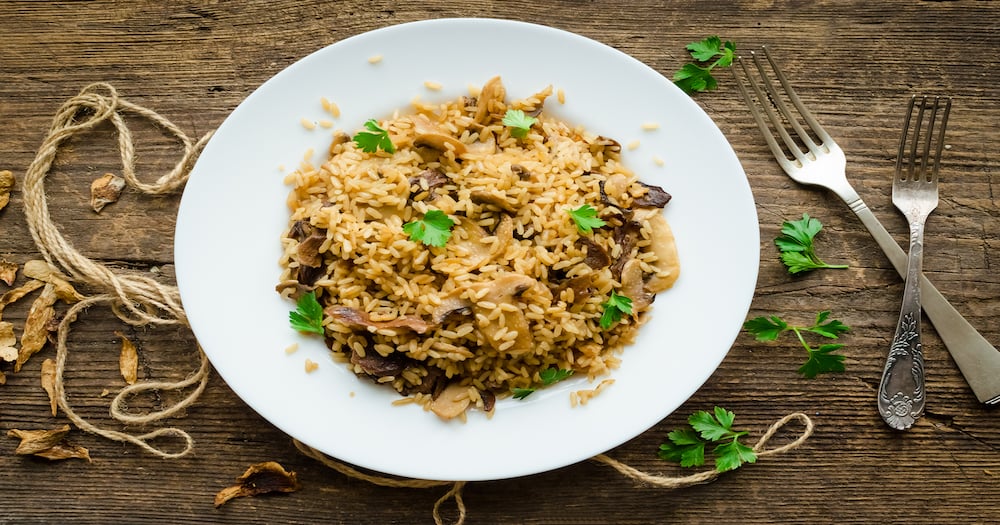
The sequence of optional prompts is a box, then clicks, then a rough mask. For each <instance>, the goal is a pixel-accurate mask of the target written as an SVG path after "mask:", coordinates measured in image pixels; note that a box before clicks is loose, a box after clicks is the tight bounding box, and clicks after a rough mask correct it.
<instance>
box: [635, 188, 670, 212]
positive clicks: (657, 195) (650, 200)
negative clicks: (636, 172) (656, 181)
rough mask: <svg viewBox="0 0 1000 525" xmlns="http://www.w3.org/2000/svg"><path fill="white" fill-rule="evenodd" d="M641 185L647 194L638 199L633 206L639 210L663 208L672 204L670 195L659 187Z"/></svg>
mask: <svg viewBox="0 0 1000 525" xmlns="http://www.w3.org/2000/svg"><path fill="white" fill-rule="evenodd" d="M639 185H640V186H642V187H643V188H646V190H647V191H646V193H645V194H644V195H642V196H641V197H636V198H635V199H634V200H633V201H632V205H633V206H635V207H639V208H662V207H664V206H666V205H667V203H668V202H670V194H669V193H667V192H666V191H664V190H663V188H661V187H659V186H653V185H652V184H645V183H643V182H639Z"/></svg>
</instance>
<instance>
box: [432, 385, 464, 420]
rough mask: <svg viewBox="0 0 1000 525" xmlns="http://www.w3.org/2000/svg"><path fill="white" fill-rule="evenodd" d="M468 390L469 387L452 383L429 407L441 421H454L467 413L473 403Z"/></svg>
mask: <svg viewBox="0 0 1000 525" xmlns="http://www.w3.org/2000/svg"><path fill="white" fill-rule="evenodd" d="M468 390H469V387H467V386H461V385H459V384H456V383H452V384H450V385H448V386H447V387H445V389H444V390H442V391H441V394H440V395H438V396H437V398H435V399H434V400H433V401H431V402H430V405H428V407H429V408H430V409H431V412H434V413H435V414H437V416H438V417H439V418H441V419H445V420H448V419H454V418H456V417H458V416H460V415H462V414H463V413H465V410H466V409H467V408H469V404H471V402H472V401H471V400H470V399H469V393H468Z"/></svg>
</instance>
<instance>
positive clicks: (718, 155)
mask: <svg viewBox="0 0 1000 525" xmlns="http://www.w3.org/2000/svg"><path fill="white" fill-rule="evenodd" d="M376 57H380V58H381V59H380V60H376V59H375V58H376ZM495 75H501V77H502V78H503V82H504V85H505V87H506V88H507V95H508V98H509V99H517V98H521V97H526V96H528V95H531V94H533V93H535V92H537V91H539V90H540V89H542V88H544V87H545V86H547V85H550V84H551V85H552V86H553V87H554V89H556V90H562V91H563V92H564V93H565V103H562V104H560V103H559V102H557V101H556V100H554V99H555V97H554V96H553V98H552V99H550V100H549V102H548V103H547V104H546V105H545V110H546V112H548V113H549V114H551V115H554V116H557V117H559V118H563V119H565V120H567V121H569V122H572V123H575V124H579V125H583V126H585V127H586V128H587V129H588V130H589V131H591V132H593V133H595V134H599V135H604V136H607V137H612V138H614V139H617V140H618V141H619V142H620V143H621V144H630V143H633V142H634V141H638V143H639V146H638V147H636V148H634V149H626V150H625V151H624V153H623V157H624V161H625V163H626V165H627V166H628V167H629V168H630V169H632V170H633V171H635V172H636V173H637V174H638V175H639V177H640V178H641V179H642V180H644V181H646V182H648V183H651V184H656V185H659V186H662V187H663V188H664V189H666V190H667V191H668V192H669V193H671V194H672V195H673V200H672V201H671V202H670V203H669V204H668V205H667V207H666V209H665V211H664V213H665V214H666V216H667V219H668V220H669V222H670V224H671V226H672V227H673V231H674V234H675V237H676V241H677V246H678V251H679V255H680V261H681V276H680V278H679V279H678V281H677V283H676V285H675V286H674V287H673V288H672V289H670V290H668V291H666V292H664V293H661V294H660V295H659V296H658V297H657V300H656V304H655V305H654V308H653V312H652V317H651V319H650V321H649V322H648V323H647V324H646V325H645V326H643V328H642V329H641V330H640V333H639V337H638V340H637V341H636V343H635V344H634V345H632V346H630V347H628V348H626V349H625V351H624V352H623V354H622V355H621V359H622V365H621V368H619V369H617V370H615V371H614V372H613V373H612V374H611V376H610V377H611V378H613V379H614V380H615V383H614V384H613V385H611V386H610V387H609V388H607V389H605V390H604V391H603V392H602V393H601V394H600V395H599V396H597V397H595V398H593V399H592V400H591V401H590V402H589V403H588V404H586V405H584V406H577V407H575V408H574V407H571V406H570V395H569V394H570V392H572V391H574V390H581V389H588V388H593V387H594V386H596V385H595V384H591V383H588V382H587V380H586V378H582V377H577V378H571V379H569V380H566V381H563V382H560V383H558V384H556V385H555V386H553V387H550V388H545V389H542V390H539V391H538V392H536V393H535V394H533V395H532V396H531V397H529V398H527V399H524V400H522V401H518V400H513V399H505V400H502V401H500V402H498V403H497V406H496V409H495V414H494V416H493V417H492V419H489V418H487V417H486V416H485V415H484V414H483V413H482V412H479V411H472V412H470V414H469V418H468V421H467V422H465V423H462V422H460V421H457V420H453V421H442V420H440V419H438V418H437V417H436V416H434V415H433V414H432V413H430V412H425V411H424V410H423V409H422V408H420V407H419V406H416V405H407V406H396V405H393V404H392V402H393V401H394V400H396V399H399V396H398V395H397V394H396V393H395V392H394V391H392V390H391V389H389V388H386V387H379V386H376V385H374V384H373V383H372V382H370V381H368V380H364V379H360V378H358V377H356V376H355V375H354V374H353V373H351V372H350V371H349V370H347V369H346V367H344V366H343V365H339V364H337V363H335V362H334V361H333V360H332V359H331V358H330V356H329V352H328V350H327V349H326V348H325V347H324V345H323V341H322V338H319V337H315V336H307V335H302V334H299V333H297V332H295V331H293V330H292V329H291V328H289V324H288V312H289V310H292V309H294V304H292V303H291V302H290V301H287V300H283V299H281V298H279V296H278V294H277V293H276V292H275V290H274V287H275V285H276V284H277V281H278V276H279V272H280V269H279V267H278V264H277V261H278V257H279V254H280V251H281V249H280V242H279V238H280V236H281V234H282V231H283V230H284V228H285V226H286V224H287V221H288V216H289V210H288V208H287V206H286V204H285V198H286V195H287V193H288V191H289V188H288V187H287V186H286V185H285V184H284V183H283V177H284V175H285V174H286V173H287V172H288V171H291V170H293V169H295V168H296V167H297V166H298V165H299V163H300V162H301V161H302V160H303V156H304V155H307V156H308V155H309V153H308V152H310V151H314V152H316V153H315V154H314V155H313V156H312V158H311V160H312V162H321V161H322V160H323V155H324V154H325V151H326V149H327V147H328V146H329V142H330V138H331V133H332V131H333V130H335V129H340V130H344V131H347V132H348V133H351V134H353V133H354V132H356V131H357V130H359V129H361V128H362V125H363V123H364V122H365V120H367V119H369V118H373V117H386V116H389V115H391V114H392V113H393V112H394V111H397V110H398V111H400V112H406V111H407V110H408V108H409V105H410V103H411V102H412V100H413V99H414V97H419V98H420V99H421V100H423V101H426V102H435V101H444V100H449V99H453V98H457V97H459V96H461V95H466V94H468V92H469V86H470V85H477V86H481V85H482V84H483V83H484V82H486V81H487V80H488V79H490V78H491V77H493V76H495ZM427 82H429V83H431V84H425V83H427ZM428 85H436V87H439V89H431V88H429V87H427V86H428ZM324 97H325V98H326V99H327V100H329V101H331V102H333V103H335V104H336V105H337V106H339V108H340V111H341V113H340V115H339V117H336V118H335V117H333V116H332V115H331V114H330V112H328V111H326V110H325V109H324V107H323V105H322V104H321V100H322V99H323V98H324ZM302 119H306V120H308V121H310V122H317V123H318V122H320V121H321V120H324V119H328V120H330V121H332V122H333V123H334V127H333V128H332V129H327V128H323V127H322V126H319V127H316V129H313V130H309V129H307V127H306V126H303V124H302ZM649 123H657V124H658V125H659V128H657V129H652V130H651V129H647V128H649V127H650V126H644V125H645V124H649ZM175 242H176V247H175V256H176V265H177V280H178V284H179V287H180V292H181V296H182V298H183V302H184V307H185V309H186V311H187V314H188V317H189V319H190V322H191V325H192V327H193V329H194V332H195V335H196V336H197V338H198V340H199V342H200V343H201V345H202V347H203V348H204V350H205V352H206V353H207V354H208V357H209V359H211V361H212V364H213V365H214V367H215V369H216V370H218V372H219V373H220V374H221V375H222V377H223V378H224V379H225V381H226V382H227V383H228V384H229V386H230V387H231V388H232V389H233V390H234V391H235V392H236V394H237V395H239V396H240V397H241V398H242V399H243V400H244V401H245V402H246V403H247V404H248V405H249V406H251V407H252V408H253V409H254V410H256V411H257V412H259V413H260V414H261V415H262V416H263V417H264V418H266V419H267V420H268V421H270V422H271V423H273V424H274V425H275V426H277V427H278V428H280V429H281V430H282V431H284V432H286V433H287V434H289V435H290V436H292V437H294V438H296V439H298V440H300V441H302V442H303V443H305V444H307V445H309V446H311V447H313V448H316V449H318V450H320V451H322V452H324V453H326V454H328V455H330V456H333V457H335V458H337V459H339V460H342V461H345V462H348V463H352V464H355V465H358V466H361V467H365V468H368V469H372V470H376V471H380V472H384V473H389V474H395V475H399V476H406V477H413V478H424V479H440V480H469V481H473V480H487V479H500V478H509V477H515V476H523V475H528V474H534V473H538V472H542V471H546V470H550V469H554V468H558V467H562V466H565V465H569V464H572V463H575V462H578V461H581V460H584V459H586V458H589V457H591V456H594V455H596V454H599V453H602V452H605V451H607V450H609V449H611V448H613V447H615V446H617V445H619V444H621V443H623V442H625V441H628V440H629V439H631V438H633V437H635V436H637V435H639V434H641V433H642V432H644V431H645V430H647V429H649V428H650V427H651V426H652V425H654V424H656V423H657V422H658V421H660V420H661V419H663V418H664V417H666V416H667V415H669V414H670V413H671V412H672V411H673V410H675V409H676V408H677V407H678V406H679V405H680V404H681V403H683V402H684V401H685V400H687V399H688V397H690V396H691V394H693V393H694V392H695V391H696V390H697V389H698V388H699V387H700V386H701V385H702V384H703V383H704V382H705V380H706V379H708V377H709V376H710V375H711V374H712V373H713V371H714V370H715V369H716V367H718V365H719V363H720V362H721V361H722V359H723V358H724V357H725V355H726V353H727V352H728V351H729V348H730V347H731V345H732V343H733V341H734V340H735V338H736V335H737V333H738V332H739V330H740V327H741V325H742V323H743V321H744V319H745V316H746V314H747V311H748V309H749V306H750V300H751V298H752V296H753V291H754V286H755V284H756V279H757V268H758V263H759V231H758V224H757V215H756V209H755V206H754V202H753V196H752V194H751V193H750V187H749V184H748V183H747V180H746V177H745V175H744V173H743V169H742V167H741V166H740V163H739V161H738V160H737V158H736V156H735V154H734V153H733V150H732V148H731V147H730V146H729V144H728V142H727V141H726V139H725V138H724V137H723V135H722V133H721V132H720V131H719V129H718V128H717V127H716V126H715V125H714V124H713V122H712V121H711V119H710V118H709V117H708V116H707V115H706V114H705V113H704V112H703V111H702V110H701V109H700V108H699V106H698V105H697V104H695V103H694V102H693V101H692V100H691V98H690V97H688V96H687V95H685V94H684V93H682V92H681V91H680V90H679V89H677V88H676V87H675V86H674V85H673V84H672V83H671V82H670V81H668V80H667V79H665V78H664V77H663V76H662V75H660V74H659V73H657V72H656V71H654V70H653V69H651V68H649V67H648V66H646V65H644V64H642V63H641V62H639V61H637V60H635V59H633V58H631V57H629V56H628V55H625V54H623V53H621V52H619V51H617V50H615V49H613V48H611V47H608V46H606V45H604V44H601V43H598V42H595V41H593V40H589V39H587V38H584V37H581V36H579V35H575V34H572V33H568V32H564V31H561V30H556V29H552V28H549V27H544V26H539V25H533V24H526V23H520V22H510V21H501V20H490V19H443V20H432V21H424V22H415V23H409V24H403V25H398V26H393V27H387V28H384V29H379V30H377V31H372V32H369V33H365V34H362V35H358V36H355V37H352V38H348V39H346V40H343V41H340V42H337V43H336V44H333V45H331V46H329V47H326V48H324V49H321V50H320V51H317V52H315V53H313V54H311V55H309V56H307V57H305V58H304V59H302V60H300V61H299V62H297V63H295V64H293V65H291V66H290V67H288V68H287V69H285V70H284V71H282V72H281V73H279V74H277V75H275V76H274V78H272V79H270V80H268V81H267V82H266V83H264V84H263V85H262V86H260V88H259V89H257V90H256V91H254V92H253V93H252V94H251V95H250V96H249V97H247V99H246V100H245V101H244V102H243V103H242V104H240V105H239V107H237V108H236V109H235V110H234V111H233V113H232V114H231V115H230V116H229V117H228V118H227V119H226V120H225V122H223V123H222V125H221V126H220V127H219V129H218V131H217V132H216V133H215V136H214V137H213V138H212V139H211V141H210V142H209V144H208V145H207V147H206V148H205V150H204V152H203V153H202V154H201V157H200V158H199V159H198V162H197V165H196V166H195V167H194V170H193V172H192V174H191V178H190V181H189V182H188V183H187V187H186V189H185V191H184V196H183V198H182V201H181V206H180V212H179V217H178V220H177V231H176V241H175ZM293 343H298V345H299V349H298V351H296V352H294V353H291V354H288V353H286V352H285V349H286V348H288V347H289V346H290V345H292V344H293ZM307 359H309V360H312V361H314V362H316V363H319V368H318V369H317V370H315V371H313V372H312V373H306V371H305V369H304V363H305V361H306V360H307ZM664 437H665V436H664ZM651 453H652V452H651Z"/></svg>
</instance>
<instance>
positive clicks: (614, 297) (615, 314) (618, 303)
mask: <svg viewBox="0 0 1000 525" xmlns="http://www.w3.org/2000/svg"><path fill="white" fill-rule="evenodd" d="M601 307H603V308H604V313H603V314H601V321H600V324H601V328H603V329H605V330H607V329H609V328H611V326H612V325H613V324H615V323H617V322H618V321H621V319H622V315H623V314H631V313H632V299H629V298H628V297H625V296H624V295H618V294H617V293H615V291H614V290H612V291H611V296H610V297H608V300H607V302H605V303H603V304H601Z"/></svg>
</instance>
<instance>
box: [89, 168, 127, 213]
mask: <svg viewBox="0 0 1000 525" xmlns="http://www.w3.org/2000/svg"><path fill="white" fill-rule="evenodd" d="M124 189H125V179H124V178H123V177H119V176H118V175H115V174H114V173H105V174H104V175H102V176H100V177H98V178H97V179H95V180H94V182H91V183H90V207H91V208H93V209H94V212H95V213H101V210H103V209H104V207H105V206H107V205H108V204H112V203H115V202H118V198H119V197H121V194H122V191H123V190H124Z"/></svg>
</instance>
